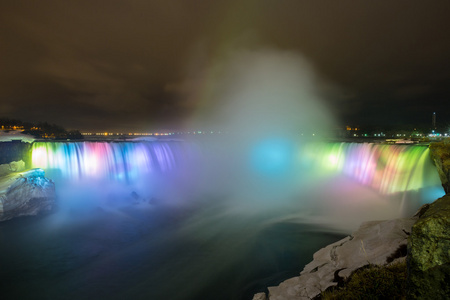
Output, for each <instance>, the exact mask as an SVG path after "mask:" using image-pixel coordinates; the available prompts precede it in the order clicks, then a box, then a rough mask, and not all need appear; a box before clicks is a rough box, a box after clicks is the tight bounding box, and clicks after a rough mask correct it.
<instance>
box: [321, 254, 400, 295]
mask: <svg viewBox="0 0 450 300" xmlns="http://www.w3.org/2000/svg"><path fill="white" fill-rule="evenodd" d="M406 274H407V272H406V262H405V261H403V262H399V263H393V264H391V265H387V266H379V265H367V266H365V267H362V268H360V269H358V270H356V271H355V272H353V273H352V275H351V276H350V277H349V279H348V280H347V281H346V282H344V284H343V285H342V286H340V287H335V288H332V289H331V290H328V291H325V292H323V293H322V294H321V295H320V297H319V298H320V299H326V300H334V299H405V298H406V289H407V281H406Z"/></svg>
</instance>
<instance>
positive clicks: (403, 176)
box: [303, 143, 439, 194]
mask: <svg viewBox="0 0 450 300" xmlns="http://www.w3.org/2000/svg"><path fill="white" fill-rule="evenodd" d="M303 159H304V161H310V160H312V161H314V162H315V165H316V166H317V167H318V168H319V169H320V170H322V171H324V170H327V171H329V172H331V173H341V174H345V175H346V176H348V177H350V178H352V179H353V180H355V181H357V182H359V183H361V184H363V185H366V186H370V187H372V188H373V189H375V190H377V191H378V192H379V193H381V194H393V193H397V192H404V191H411V190H418V189H421V188H425V187H428V186H435V185H439V181H438V180H439V179H438V177H437V172H436V169H435V167H434V166H433V165H432V162H431V159H430V157H429V149H428V147H425V146H409V145H382V144H371V143H328V144H312V145H309V146H307V147H306V148H305V151H304V154H303Z"/></svg>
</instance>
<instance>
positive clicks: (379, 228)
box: [255, 217, 418, 300]
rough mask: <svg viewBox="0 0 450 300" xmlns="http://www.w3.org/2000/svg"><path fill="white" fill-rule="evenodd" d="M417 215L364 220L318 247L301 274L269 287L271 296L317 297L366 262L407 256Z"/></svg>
mask: <svg viewBox="0 0 450 300" xmlns="http://www.w3.org/2000/svg"><path fill="white" fill-rule="evenodd" d="M417 219H418V217H413V218H405V219H396V220H388V221H371V222H365V223H363V224H362V225H361V226H360V228H359V229H358V230H357V231H355V232H354V233H353V234H352V235H351V236H348V237H346V238H344V239H342V240H340V241H338V242H336V243H333V244H331V245H328V246H326V247H325V248H322V249H320V250H319V251H317V252H316V253H315V254H314V256H313V261H312V262H311V263H309V264H307V265H306V266H305V268H304V269H303V271H302V272H301V273H300V276H298V277H294V278H290V279H288V280H286V281H284V282H282V283H281V284H280V285H278V286H275V287H269V288H268V289H269V295H268V297H269V300H294V299H295V300H298V299H313V298H314V297H316V296H317V295H319V294H320V293H321V292H323V291H325V290H326V289H328V288H329V287H332V286H336V285H337V284H338V283H339V282H341V281H343V280H345V279H346V278H348V277H349V276H350V274H351V273H352V272H353V271H355V270H356V269H359V268H361V267H363V266H365V265H368V264H376V265H385V264H387V263H390V262H394V261H398V260H401V259H405V258H404V256H406V244H407V238H408V235H409V234H410V231H411V227H412V225H413V224H414V222H416V220H417ZM403 249H404V251H403ZM255 297H256V295H255ZM263 299H264V298H263Z"/></svg>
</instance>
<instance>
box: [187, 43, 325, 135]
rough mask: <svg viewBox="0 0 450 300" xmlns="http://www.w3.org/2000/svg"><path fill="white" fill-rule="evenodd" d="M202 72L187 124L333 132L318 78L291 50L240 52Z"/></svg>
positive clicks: (249, 130)
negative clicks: (195, 110)
mask: <svg viewBox="0 0 450 300" xmlns="http://www.w3.org/2000/svg"><path fill="white" fill-rule="evenodd" d="M202 74H204V75H203V76H206V77H205V78H203V80H202V81H203V84H204V87H203V89H204V90H203V93H202V95H201V97H202V99H199V101H200V103H201V104H200V106H199V107H198V114H197V115H196V116H195V117H194V119H193V120H192V123H193V124H194V125H190V126H195V125H197V124H201V125H203V126H205V127H209V128H217V129H222V130H229V131H230V132H231V131H232V132H233V133H236V132H243V133H245V134H257V133H264V134H265V133H272V134H279V133H280V132H288V133H290V134H293V133H294V134H297V133H301V132H307V133H314V132H320V131H322V132H323V131H327V130H329V129H331V128H333V123H334V121H333V117H332V114H331V112H330V111H329V110H328V108H327V107H326V105H325V103H324V101H323V100H322V99H321V98H320V96H319V90H318V88H319V86H321V82H320V79H319V78H318V77H317V76H316V74H315V73H314V70H313V69H312V67H311V65H310V64H309V63H308V62H307V61H306V59H304V58H303V57H302V56H300V55H299V54H297V53H295V52H290V51H278V50H274V49H261V50H258V51H252V50H238V51H234V52H232V53H230V54H228V55H226V56H225V57H224V58H223V59H221V60H218V61H217V62H216V63H215V65H213V66H209V71H208V72H203V73H202ZM188 81H189V82H192V79H189V80H188ZM197 126H198V125H197Z"/></svg>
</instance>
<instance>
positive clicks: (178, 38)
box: [0, 0, 450, 131]
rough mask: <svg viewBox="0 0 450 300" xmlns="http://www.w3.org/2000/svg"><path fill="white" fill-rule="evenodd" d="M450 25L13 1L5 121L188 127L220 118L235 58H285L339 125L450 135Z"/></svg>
mask: <svg viewBox="0 0 450 300" xmlns="http://www.w3.org/2000/svg"><path fill="white" fill-rule="evenodd" d="M449 16H450V1H447V0H443V1H433V0H430V1H423V0H422V1H411V0H409V1H392V0H390V1H369V0H367V1H358V0H351V1H345V0H339V1H336V0H329V1H320V0H318V1H301V0H290V1H287V0H276V1H274V0H270V1H268V0H257V1H256V0H254V1H232V0H214V1H211V0H171V1H169V0H152V1H149V0H145V1H144V0H127V1H118V0H105V1H100V0H89V1H84V0H78V1H60V0H40V1H31V0H28V1H23V0H2V1H1V2H0V117H7V118H17V119H20V120H22V121H31V122H39V121H47V122H50V123H57V124H60V125H62V126H64V127H66V128H68V129H80V130H93V131H95V130H101V131H103V130H120V131H131V130H134V131H150V130H154V129H157V128H174V129H175V128H184V127H187V126H189V124H190V120H192V118H194V117H195V116H197V115H198V114H199V112H202V114H208V110H207V109H206V110H205V109H204V107H205V103H208V104H207V105H206V107H208V105H209V106H217V105H219V106H220V104H218V103H216V101H219V100H217V99H215V96H214V95H217V93H219V92H220V91H216V92H215V93H207V92H205V90H207V89H208V88H211V86H214V84H213V83H211V82H212V81H214V78H216V77H214V75H212V74H214V72H218V71H217V69H220V66H221V65H223V64H226V63H227V61H228V60H229V57H232V56H233V55H234V53H236V52H238V53H239V52H242V51H245V53H255V55H258V53H261V51H262V52H263V53H264V51H271V53H281V55H284V54H285V53H290V54H292V53H294V54H295V55H299V56H301V57H302V58H303V59H304V60H305V61H306V62H307V63H308V65H309V66H310V67H311V69H313V70H314V74H315V76H316V77H317V78H320V80H317V82H318V83H317V91H318V92H317V93H318V94H320V98H321V99H322V100H323V101H324V103H325V104H326V105H327V107H329V108H330V110H331V111H332V112H333V115H334V116H335V118H336V120H337V122H336V124H338V125H347V124H349V125H360V126H365V125H375V126H380V127H382V126H387V125H396V126H400V125H402V126H418V127H419V126H430V127H431V115H432V112H434V111H436V113H437V116H438V117H437V121H438V125H441V126H447V127H450V113H449V111H450V110H449V108H450V107H449V104H448V103H449V100H450V84H449V83H450V17H449ZM268 49H269V50H268ZM218 66H219V67H218ZM246 67H248V68H251V64H249V65H248V66H246ZM214 70H215V71H214ZM274 72H282V71H280V70H274ZM220 101H223V100H220ZM280 101H282V100H280Z"/></svg>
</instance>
